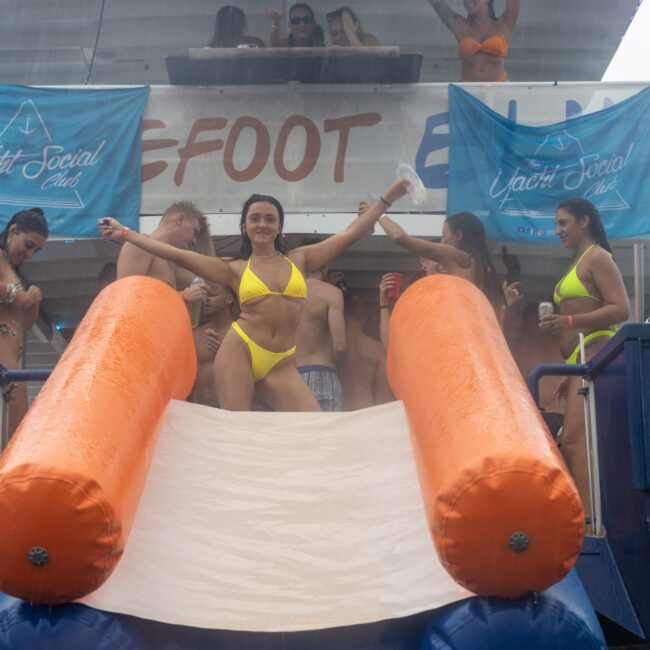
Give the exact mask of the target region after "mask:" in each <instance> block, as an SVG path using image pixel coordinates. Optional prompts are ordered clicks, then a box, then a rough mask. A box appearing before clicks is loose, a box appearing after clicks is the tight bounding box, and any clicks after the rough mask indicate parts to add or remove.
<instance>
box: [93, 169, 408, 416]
mask: <svg viewBox="0 0 650 650" xmlns="http://www.w3.org/2000/svg"><path fill="white" fill-rule="evenodd" d="M407 187H408V181H406V180H399V181H397V182H396V183H394V184H393V185H392V186H391V187H390V188H389V189H388V190H387V191H386V192H385V193H384V194H383V195H382V196H381V197H380V200H379V201H377V202H376V203H373V204H372V205H371V206H370V208H369V209H368V210H367V211H366V212H364V213H363V214H362V215H360V216H359V217H358V218H357V219H355V220H354V221H353V222H352V223H351V224H350V225H349V226H348V227H347V228H346V229H345V230H343V231H342V232H340V233H338V234H336V235H333V236H332V237H329V238H328V239H325V240H324V241H322V242H320V243H318V244H312V245H311V246H304V247H300V248H296V249H294V250H292V251H290V252H289V253H287V254H286V255H285V251H284V248H283V246H282V228H283V225H284V212H283V209H282V205H280V203H279V202H278V201H277V199H275V198H273V197H271V196H264V195H259V194H254V195H253V196H251V197H250V198H249V199H248V200H247V201H246V203H244V207H243V210H242V216H241V221H240V229H241V233H242V245H241V249H240V257H239V258H238V259H235V260H223V259H220V258H218V257H208V256H206V255H202V254H200V253H195V252H193V251H186V250H181V249H180V248H175V247H174V246H170V245H168V244H165V243H163V242H160V241H157V240H155V239H153V238H151V237H149V236H147V235H143V234H140V233H137V232H133V231H130V230H129V229H128V228H125V227H124V226H122V225H121V224H120V223H119V222H117V221H116V220H115V219H109V218H106V219H100V220H99V230H100V232H101V234H102V236H103V237H104V238H106V239H112V240H115V241H127V240H128V241H129V242H130V243H131V244H134V245H135V246H138V247H139V248H142V249H143V250H145V251H147V252H148V253H151V254H152V255H155V256H157V257H161V258H163V259H166V260H169V261H171V262H174V263H175V264H177V265H178V266H182V267H184V268H187V269H189V270H190V271H192V273H194V274H196V275H197V276H200V277H202V278H204V279H205V280H207V281H208V282H215V283H217V284H221V285H224V286H228V287H231V288H232V289H233V291H235V293H236V294H237V296H238V297H239V302H240V306H241V313H240V316H239V318H238V319H237V321H235V322H234V323H233V325H232V329H231V330H230V331H229V332H228V333H227V334H226V336H225V337H224V339H223V342H222V344H221V347H220V348H219V351H218V352H217V356H216V358H215V366H214V368H215V373H216V374H217V376H218V378H219V380H218V381H217V382H215V383H216V385H217V386H218V391H217V392H218V399H219V405H220V406H221V408H224V409H228V410H231V411H245V410H249V409H250V407H251V401H252V398H253V396H255V397H257V398H259V399H261V400H262V401H263V402H266V403H267V404H269V405H270V406H271V407H273V408H274V409H275V410H277V411H319V410H320V407H319V406H318V402H317V401H316V399H315V398H314V396H313V395H312V393H311V392H310V390H309V388H308V387H307V384H305V382H304V380H303V379H302V377H301V376H300V374H299V373H298V370H297V368H296V361H295V350H296V346H295V336H296V329H297V327H298V322H299V320H300V316H301V313H302V310H303V306H304V300H305V298H306V296H307V286H306V284H305V280H304V277H303V274H304V273H308V272H310V271H313V270H315V269H318V268H321V267H323V266H325V265H326V264H328V263H329V262H330V261H331V260H333V259H334V258H335V257H337V256H339V255H340V254H341V253H342V252H343V251H344V250H345V249H346V248H347V247H348V246H350V244H352V243H354V242H355V241H357V240H358V239H360V238H361V237H363V236H364V235H365V234H366V233H367V232H368V231H369V230H370V229H372V227H373V225H374V224H375V222H376V221H377V219H378V218H379V217H380V216H381V214H383V212H384V210H385V209H386V208H387V207H388V206H389V205H390V204H391V203H393V202H394V201H396V200H398V199H399V198H401V197H402V196H404V194H405V193H406V191H407Z"/></svg>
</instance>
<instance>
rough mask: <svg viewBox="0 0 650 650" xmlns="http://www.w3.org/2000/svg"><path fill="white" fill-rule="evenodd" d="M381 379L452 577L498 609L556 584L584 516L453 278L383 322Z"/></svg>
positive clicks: (493, 342) (502, 351)
mask: <svg viewBox="0 0 650 650" xmlns="http://www.w3.org/2000/svg"><path fill="white" fill-rule="evenodd" d="M388 376H389V381H390V383H391V386H392V388H393V390H394V392H395V394H396V395H397V396H398V397H399V398H400V399H402V400H403V401H404V407H405V410H406V413H407V416H408V420H409V425H410V428H411V433H412V439H413V446H414V450H415V457H416V461H417V464H418V473H419V478H420V484H421V488H422V492H423V500H424V503H425V508H426V511H427V517H428V521H429V526H430V528H431V532H432V536H433V540H434V544H435V547H436V550H437V552H438V556H439V558H440V560H441V562H442V564H443V566H445V567H446V569H447V570H448V571H449V573H450V574H451V576H452V577H453V578H454V579H455V580H456V581H457V582H458V583H459V584H461V585H463V586H465V587H466V588H467V589H469V590H470V591H473V592H474V593H477V594H479V595H486V596H487V595H493V596H502V597H506V598H516V597H518V596H521V595H523V594H524V593H527V592H529V591H542V590H543V589H546V588H548V587H549V586H551V585H552V584H554V583H555V582H557V581H559V580H560V579H561V578H563V577H564V575H565V574H566V573H567V572H568V571H569V570H570V569H571V567H572V566H573V564H574V562H575V560H576V559H577V557H578V554H579V552H580V548H581V544H582V537H583V532H584V514H583V511H582V505H581V502H580V498H579V496H578V493H577V491H576V489H575V486H574V484H573V481H572V480H571V478H570V476H569V474H568V472H567V470H566V468H565V466H564V463H563V461H562V459H561V457H560V454H559V452H558V450H557V448H556V446H555V443H554V442H553V440H552V438H551V436H550V434H549V433H548V429H547V428H546V426H545V424H544V421H543V419H542V418H541V416H540V414H539V412H538V410H537V408H536V406H535V404H534V402H533V400H532V398H531V396H530V394H529V392H528V389H527V388H526V385H525V383H524V381H523V378H522V377H521V374H520V372H519V370H518V368H517V366H516V364H515V362H514V360H513V358H512V356H511V354H510V351H509V349H508V346H507V344H506V342H505V340H504V338H503V336H502V333H501V329H500V327H499V325H498V323H497V320H496V317H495V314H494V310H493V309H492V307H491V305H490V303H489V302H488V301H487V299H486V298H485V296H484V295H483V293H482V292H481V291H480V290H479V289H477V288H476V287H475V286H474V285H473V284H471V283H470V282H467V281H466V280H463V279H461V278H457V277H454V276H450V275H437V276H430V277H427V278H424V279H423V280H420V281H419V282H417V283H415V284H414V285H413V286H411V287H410V288H409V289H408V290H407V291H406V292H405V293H404V295H403V296H402V297H401V298H400V300H399V301H398V303H397V305H396V307H395V310H394V312H393V314H392V316H391V322H390V345H389V352H388Z"/></svg>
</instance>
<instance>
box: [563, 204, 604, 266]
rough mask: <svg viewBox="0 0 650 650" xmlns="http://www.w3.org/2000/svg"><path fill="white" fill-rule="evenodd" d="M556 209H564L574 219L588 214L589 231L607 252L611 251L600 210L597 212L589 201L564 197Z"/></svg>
mask: <svg viewBox="0 0 650 650" xmlns="http://www.w3.org/2000/svg"><path fill="white" fill-rule="evenodd" d="M557 209H558V210H566V211H567V212H568V213H569V214H570V215H572V216H573V217H575V218H576V219H581V218H582V217H584V216H585V215H586V216H588V217H589V232H590V233H591V236H592V237H593V238H594V241H595V242H596V243H597V244H598V245H599V246H600V247H601V248H604V249H605V250H606V251H608V252H609V253H611V252H612V247H611V246H610V244H609V240H608V239H607V234H606V233H605V226H603V220H602V219H601V218H600V212H598V208H597V207H596V206H595V205H594V204H593V203H592V202H591V201H587V199H582V198H572V199H565V200H564V201H562V203H560V205H558V206H557Z"/></svg>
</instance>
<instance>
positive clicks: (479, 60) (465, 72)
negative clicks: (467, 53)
mask: <svg viewBox="0 0 650 650" xmlns="http://www.w3.org/2000/svg"><path fill="white" fill-rule="evenodd" d="M503 62H504V59H499V58H497V57H495V56H490V55H489V54H484V53H482V52H478V53H476V54H475V55H474V56H472V57H470V58H469V59H466V60H464V61H463V67H462V71H461V79H462V80H463V81H479V82H480V81H486V82H491V81H499V80H500V79H501V78H502V77H503V75H504V74H505V70H504V69H503Z"/></svg>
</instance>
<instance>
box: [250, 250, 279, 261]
mask: <svg viewBox="0 0 650 650" xmlns="http://www.w3.org/2000/svg"><path fill="white" fill-rule="evenodd" d="M277 255H279V252H278V251H275V253H271V255H253V253H251V257H252V258H255V259H258V260H263V259H265V258H267V257H276V256H277Z"/></svg>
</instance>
